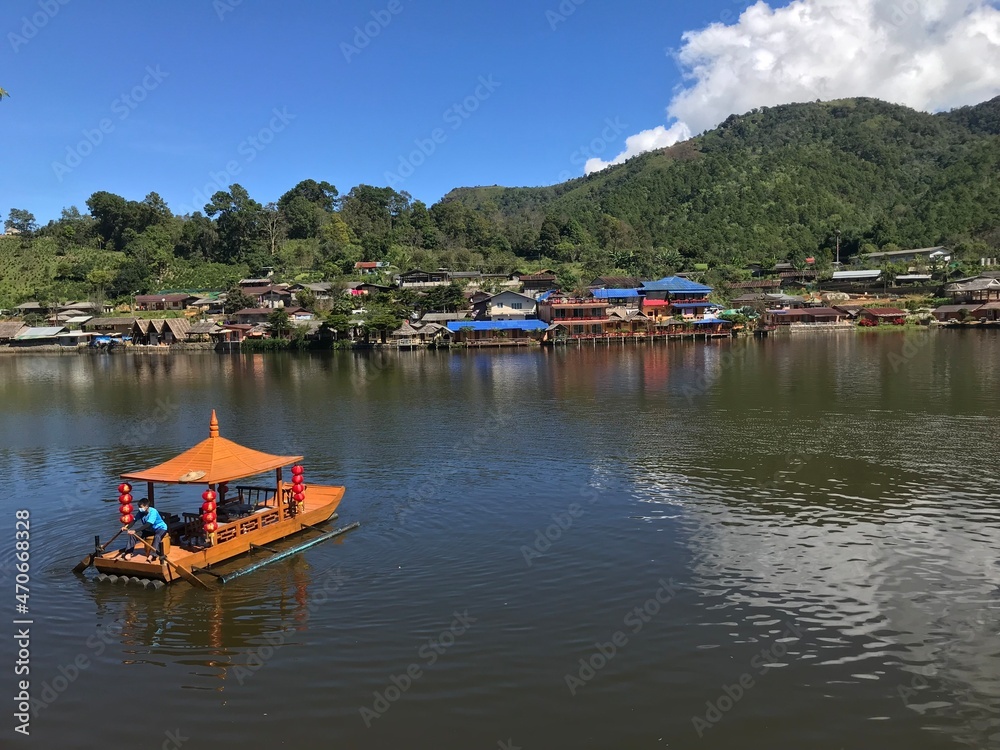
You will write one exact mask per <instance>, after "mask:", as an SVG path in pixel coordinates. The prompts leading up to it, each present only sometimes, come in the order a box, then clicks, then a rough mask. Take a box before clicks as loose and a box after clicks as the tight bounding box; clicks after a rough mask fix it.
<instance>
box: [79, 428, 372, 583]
mask: <svg viewBox="0 0 1000 750" xmlns="http://www.w3.org/2000/svg"><path fill="white" fill-rule="evenodd" d="M301 461H302V456H273V455H270V454H267V453H261V452H260V451H255V450H251V449H250V448H245V447H244V446H242V445H239V444H237V443H234V442H233V441H231V440H227V439H226V438H224V437H221V436H220V435H219V420H218V419H217V418H216V416H215V411H214V410H213V411H212V418H211V421H210V422H209V428H208V438H207V439H205V440H202V441H201V442H200V443H198V444H197V445H196V446H194V447H193V448H191V449H189V450H186V451H184V452H183V453H181V454H180V455H179V456H176V457H175V458H172V459H170V460H169V461H166V462H165V463H162V464H159V465H158V466H154V467H152V468H150V469H146V470H145V471H132V472H127V473H125V474H122V475H121V478H122V480H124V481H123V483H122V484H121V485H119V487H118V490H119V515H120V518H119V521H120V523H121V524H123V525H127V524H128V523H131V521H132V518H133V516H132V511H133V509H134V505H135V502H136V500H135V499H134V498H133V495H132V484H131V483H138V482H145V483H146V497H148V498H149V501H150V503H151V504H152V505H154V506H155V496H154V487H155V485H156V484H190V485H196V486H200V485H205V487H206V489H205V491H204V492H203V493H202V495H201V499H202V503H201V508H200V510H199V512H197V513H184V514H183V516H182V517H180V516H177V515H174V514H170V513H165V512H163V513H161V515H162V516H163V518H164V520H165V521H166V522H167V525H168V530H167V534H166V536H164V538H163V552H164V555H163V559H162V560H160V561H155V562H147V561H146V559H145V555H144V554H143V555H140V556H136V557H132V558H131V559H124V558H122V557H121V556H120V552H121V550H117V551H115V550H108V549H107V547H109V546H110V543H111V541H113V540H114V538H115V537H117V536H118V534H116V535H115V537H112V539H110V540H109V541H108V542H105V543H104V544H103V545H102V544H100V541H99V539H95V545H96V548H95V550H94V552H93V553H91V554H90V555H88V556H87V557H85V558H84V559H83V560H81V561H80V563H79V565H77V566H76V568H74V572H77V573H80V572H82V571H83V570H84V569H86V568H87V567H89V566H90V565H94V567H96V568H97V570H98V571H100V572H101V573H104V574H107V575H115V576H119V577H121V576H126V577H135V578H139V579H149V580H154V581H155V580H160V581H164V582H166V583H170V582H172V581H175V580H177V579H178V578H182V579H184V580H186V581H188V582H190V583H192V584H193V585H196V586H201V587H205V583H204V582H203V581H202V580H201V579H199V578H198V577H197V576H196V575H195V573H196V572H208V570H207V569H208V568H209V567H210V566H212V565H217V564H219V563H221V562H224V561H227V560H231V559H233V558H235V557H238V556H240V555H243V554H246V553H248V552H251V551H256V550H258V549H264V550H266V551H267V552H271V553H273V552H274V550H267V548H264V547H263V545H266V544H268V543H271V542H275V541H277V540H279V539H284V538H286V537H289V536H292V535H294V534H298V533H300V532H303V531H306V530H314V531H320V532H321V533H322V536H321V537H318V538H316V539H315V540H313V541H311V542H309V544H307V545H303V547H304V546H311V545H312V544H313V543H315V542H319V541H324V540H325V539H326V538H329V537H331V536H335V535H337V534H338V533H342V532H343V531H346V530H348V529H342V530H339V531H336V532H330V533H326V532H323V531H322V530H321V529H316V528H315V526H316V524H319V523H323V522H324V521H328V520H330V518H332V517H333V516H334V513H335V512H336V510H337V506H339V505H340V501H341V499H342V498H343V496H344V488H343V487H335V486H330V485H317V484H307V483H306V482H305V470H304V468H303V467H302V466H301V463H300V462H301ZM285 467H291V479H292V481H291V482H287V483H286V481H285V479H284V475H283V469H284V468H285ZM270 471H274V484H273V485H268V486H257V485H236V486H231V485H232V484H233V483H235V482H238V481H239V480H242V479H248V478H250V477H255V476H257V475H260V474H264V473H266V472H270ZM356 525H357V524H353V525H352V526H351V527H349V528H355V527H356ZM119 534H121V532H119ZM143 546H146V547H147V548H149V549H151V547H150V545H149V540H148V539H140V540H138V541H137V544H136V550H137V551H143V550H142V547H143ZM297 549H298V548H296V550H290V551H297ZM290 551H286V552H290ZM281 556H282V557H284V556H285V554H282V555H281ZM254 567H256V566H254Z"/></svg>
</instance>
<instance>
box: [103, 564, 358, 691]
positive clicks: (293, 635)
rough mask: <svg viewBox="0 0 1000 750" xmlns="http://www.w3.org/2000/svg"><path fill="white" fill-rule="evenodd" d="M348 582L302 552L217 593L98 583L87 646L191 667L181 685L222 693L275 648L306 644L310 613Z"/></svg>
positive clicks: (134, 661)
mask: <svg viewBox="0 0 1000 750" xmlns="http://www.w3.org/2000/svg"><path fill="white" fill-rule="evenodd" d="M346 580H347V578H346V576H344V575H343V574H342V573H341V572H340V570H339V569H335V570H331V571H325V572H317V571H316V569H315V568H314V567H313V566H312V565H311V564H310V563H309V562H308V561H307V560H306V559H304V558H302V557H300V556H299V557H292V558H289V559H288V560H287V561H286V562H284V563H283V564H280V565H276V566H273V567H269V568H264V569H261V570H260V571H257V572H256V573H254V574H252V575H248V576H246V578H245V579H240V580H239V581H236V582H233V583H229V584H226V585H213V586H212V587H211V591H199V590H197V589H193V588H191V587H188V586H166V587H164V588H161V589H159V590H146V589H142V588H139V587H137V586H122V585H116V584H109V583H96V582H95V583H94V584H93V585H91V586H87V587H86V588H87V590H88V591H89V592H90V593H91V594H92V595H93V598H94V603H95V616H94V621H95V623H96V628H95V632H94V634H93V635H92V636H90V638H89V639H88V641H87V645H88V647H89V648H90V649H92V650H93V653H94V654H95V655H96V656H99V657H100V656H102V655H104V656H105V658H114V657H115V656H116V655H118V656H120V659H121V663H122V664H125V665H143V664H146V665H153V666H158V667H166V668H177V667H181V668H185V669H186V671H187V674H188V677H187V678H179V680H178V682H179V683H180V685H179V686H180V687H183V688H186V689H196V690H219V691H221V690H224V689H225V687H226V684H227V680H229V681H231V680H232V679H233V678H234V677H235V678H238V677H239V675H240V672H241V671H242V673H243V674H248V673H250V672H253V671H255V670H256V669H259V668H260V666H261V665H262V664H261V662H262V660H266V659H267V658H269V656H270V655H271V654H272V653H273V651H274V650H275V649H276V648H278V647H283V646H289V645H292V644H295V643H297V642H301V640H302V637H303V634H305V633H306V632H307V631H308V630H309V623H310V615H311V614H312V613H313V612H315V611H316V610H317V609H318V608H320V607H323V606H325V605H326V604H328V603H329V602H330V601H331V600H333V599H334V598H336V592H337V591H338V590H339V589H340V588H341V587H342V585H343V582H344V581H346ZM192 678H193V680H194V681H193V682H191V681H190V680H191V679H192Z"/></svg>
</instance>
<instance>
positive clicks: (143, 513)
mask: <svg viewBox="0 0 1000 750" xmlns="http://www.w3.org/2000/svg"><path fill="white" fill-rule="evenodd" d="M147 523H148V524H149V525H150V526H152V527H153V531H166V530H167V522H166V521H164V520H163V516H161V515H160V512H159V511H158V510H157V509H156V508H147V509H146V510H142V509H141V508H140V509H139V511H138V512H137V513H136V514H135V521H133V522H132V525H131V526H129V528H130V529H137V528H139V527H140V526H142V525H143V524H147Z"/></svg>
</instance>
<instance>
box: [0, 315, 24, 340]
mask: <svg viewBox="0 0 1000 750" xmlns="http://www.w3.org/2000/svg"><path fill="white" fill-rule="evenodd" d="M25 328H27V326H26V325H25V324H24V322H23V321H20V320H3V321H0V344H9V343H10V340H11V339H12V338H14V337H15V336H17V334H19V333H20V332H21V331H23V330H24V329H25Z"/></svg>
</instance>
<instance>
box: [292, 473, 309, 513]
mask: <svg viewBox="0 0 1000 750" xmlns="http://www.w3.org/2000/svg"><path fill="white" fill-rule="evenodd" d="M304 474H305V469H303V468H302V467H301V466H300V465H299V464H295V466H293V467H292V499H293V500H294V501H295V505H296V506H297V508H298V510H302V504H303V503H304V502H305V500H306V480H305V476H304Z"/></svg>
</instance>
